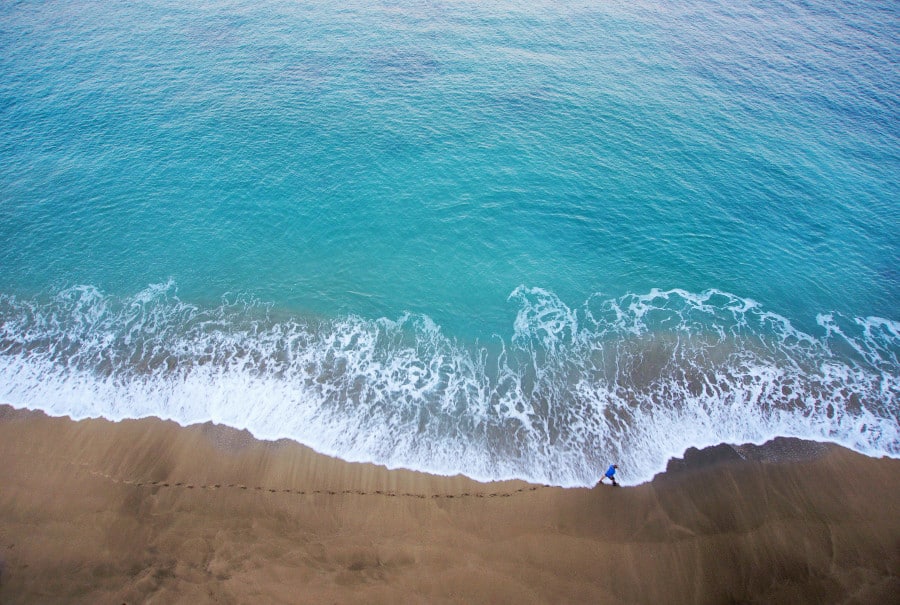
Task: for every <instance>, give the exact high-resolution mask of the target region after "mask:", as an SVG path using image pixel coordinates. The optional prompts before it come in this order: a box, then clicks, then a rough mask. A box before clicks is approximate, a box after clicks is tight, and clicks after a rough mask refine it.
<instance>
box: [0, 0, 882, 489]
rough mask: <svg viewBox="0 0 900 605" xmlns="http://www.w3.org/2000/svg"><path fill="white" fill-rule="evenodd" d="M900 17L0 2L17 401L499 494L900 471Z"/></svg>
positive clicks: (825, 8) (3, 163)
mask: <svg viewBox="0 0 900 605" xmlns="http://www.w3.org/2000/svg"><path fill="white" fill-rule="evenodd" d="M898 17H900V5H898V4H897V3H895V2H850V1H848V2H839V3H835V2H825V1H824V0H822V1H820V0H812V1H758V2H752V3H751V2H748V3H736V4H735V3H730V2H724V1H722V0H688V1H685V2H679V3H668V2H654V1H639V2H618V1H610V2H597V1H593V2H577V1H576V2H568V3H558V2H544V1H542V0H538V1H537V2H513V1H512V0H496V1H487V2H471V1H466V0H449V1H446V2H430V1H416V0H396V1H376V0H369V1H351V2H346V3H334V2H319V1H313V2H302V3H301V2H295V1H287V0H284V1H274V0H273V1H270V0H254V1H253V2H250V1H249V0H211V1H210V2H205V3H184V2H175V1H167V0H149V1H148V2H142V3H132V2H123V1H116V0H109V1H104V2H93V1H83V0H72V1H46V2H26V1H22V2H13V1H10V2H3V3H2V4H0V402H3V403H9V404H11V405H13V406H16V407H25V408H32V409H41V410H44V411H46V412H47V413H49V414H52V415H68V416H72V417H73V418H85V417H105V418H109V419H114V420H118V419H123V418H136V417H146V416H155V417H160V418H165V419H172V420H175V421H177V422H178V423H181V424H190V423H197V422H206V421H212V422H216V423H220V424H226V425H229V426H232V427H236V428H246V429H248V430H249V431H251V432H252V433H253V434H254V435H256V436H257V437H260V438H264V439H279V438H288V439H292V440H295V441H298V442H301V443H303V444H306V445H308V446H310V447H312V448H314V449H316V450H317V451H320V452H322V453H326V454H330V455H334V456H338V457H340V458H343V459H345V460H351V461H367V462H374V463H378V464H384V465H387V466H389V467H392V468H394V467H403V468H410V469H417V470H423V471H429V472H433V473H439V474H447V475H452V474H456V473H463V474H465V475H468V476H470V477H473V478H476V479H480V480H492V479H508V478H520V479H525V480H528V481H534V482H538V483H548V484H554V485H562V486H588V485H593V484H594V483H595V482H596V481H597V480H598V479H599V477H600V475H601V474H602V472H603V471H604V470H605V468H606V466H607V465H608V464H610V463H612V462H616V463H618V464H619V465H620V475H621V477H622V480H623V482H624V483H626V484H637V483H641V482H644V481H647V480H649V479H650V478H652V477H653V475H654V474H655V473H658V472H660V471H662V470H663V469H664V468H665V466H666V462H667V460H668V459H669V458H670V457H672V456H680V455H682V453H683V452H684V451H685V449H686V448H688V447H692V446H693V447H703V446H706V445H712V444H717V443H720V442H723V441H724V442H731V443H745V442H754V443H761V442H763V441H766V440H768V439H771V438H773V437H775V436H793V437H801V438H805V439H812V440H817V441H829V442H835V443H839V444H842V445H845V446H847V447H850V448H852V449H854V450H856V451H858V452H862V453H864V454H867V455H870V456H892V457H898V456H900V321H898V319H900V303H898V301H900V235H898V234H900V186H898V182H900V178H898V177H900V70H898V67H897V66H898V64H900V18H898Z"/></svg>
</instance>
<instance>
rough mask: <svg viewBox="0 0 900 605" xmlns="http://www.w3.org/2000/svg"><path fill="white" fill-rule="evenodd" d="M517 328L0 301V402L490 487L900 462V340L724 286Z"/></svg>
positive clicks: (874, 324)
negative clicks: (777, 461) (757, 465)
mask: <svg viewBox="0 0 900 605" xmlns="http://www.w3.org/2000/svg"><path fill="white" fill-rule="evenodd" d="M509 301H510V302H511V303H512V304H514V305H515V306H516V308H517V312H516V316H515V319H514V321H513V335H512V337H511V338H510V339H508V341H507V340H506V339H504V338H501V337H500V336H495V337H493V338H492V339H491V340H489V341H488V342H485V343H462V342H460V341H458V340H457V339H454V338H452V337H450V336H448V335H446V334H444V332H443V330H442V329H441V327H440V326H438V325H436V324H435V323H434V322H433V321H432V320H431V319H430V318H428V317H427V316H423V315H413V314H404V315H402V316H400V317H399V318H397V319H395V320H390V319H387V318H381V319H377V320H369V319H364V318H361V317H356V316H345V317H340V318H332V319H313V318H277V317H275V315H276V313H277V310H276V309H274V308H273V307H272V306H271V305H268V304H263V303H262V302H260V301H257V300H254V299H251V298H247V297H225V298H224V299H223V301H222V303H221V304H220V305H218V306H215V307H212V308H202V307H200V306H197V305H193V304H190V303H187V302H185V301H182V300H181V299H180V298H179V297H178V294H177V288H176V286H175V284H174V283H172V282H167V283H164V284H157V285H151V286H149V287H148V288H146V289H145V290H143V291H142V292H139V293H138V294H137V295H135V296H132V297H125V298H121V297H114V296H110V295H107V294H104V293H103V292H101V291H100V290H98V289H97V288H94V287H91V286H78V287H73V288H68V289H65V290H62V291H60V292H58V293H56V294H55V295H53V296H50V297H47V298H44V299H38V298H35V299H30V300H20V299H18V298H16V297H14V296H9V295H0V321H2V324H0V397H2V398H3V400H5V401H8V402H10V403H12V404H13V405H19V406H27V407H33V408H40V409H43V410H45V411H47V412H48V413H51V414H58V415H62V414H65V415H71V416H73V417H75V418H81V417H89V416H90V417H96V416H103V417H106V418H110V419H121V418H126V417H142V416H158V417H162V418H167V419H172V420H176V421H178V422H180V423H182V424H188V423H194V422H205V421H210V420H211V421H213V422H218V423H223V424H227V425H230V426H234V427H236V428H246V429H249V430H250V431H251V432H253V433H254V434H255V435H256V436H258V437H261V438H268V439H275V438H282V437H287V438H291V439H295V440H297V441H300V442H302V443H305V444H307V445H309V446H311V447H313V448H315V449H317V450H319V451H321V452H324V453H327V454H331V455H335V456H339V457H341V458H344V459H347V460H355V461H369V462H376V463H381V464H386V465H387V466H390V467H401V466H402V467H407V468H414V469H419V470H424V471H429V472H435V473H442V474H455V473H464V474H466V475H469V476H472V477H475V478H477V479H483V480H488V479H508V478H522V479H526V480H531V481H536V482H542V483H553V484H558V485H567V486H574V485H592V484H593V483H594V482H595V481H596V479H597V478H598V477H599V474H600V473H601V472H602V469H603V468H605V465H606V464H607V463H608V462H609V461H613V460H615V461H618V462H619V463H620V464H621V465H622V474H623V476H624V478H625V479H626V480H627V481H628V482H630V483H636V482H640V481H644V480H648V479H650V478H651V477H652V476H653V474H655V473H656V472H658V471H660V470H662V469H663V468H664V467H665V464H666V461H667V460H668V459H669V458H670V457H672V456H675V455H680V454H681V453H682V452H683V451H684V450H685V449H686V448H687V447H690V446H694V447H704V446H707V445H713V444H716V443H719V442H721V441H729V442H735V443H743V442H756V443H760V442H763V441H765V440H767V439H770V438H772V437H775V436H779V435H780V436H795V437H801V438H806V439H815V440H828V441H834V442H838V443H841V444H843V445H846V446H848V447H851V448H853V449H856V450H857V451H860V452H863V453H866V454H870V455H891V456H896V455H900V426H898V418H900V413H898V399H900V397H898V395H900V361H898V360H900V336H898V334H900V329H898V324H897V322H894V321H891V320H887V319H882V318H848V317H844V316H841V315H839V314H834V313H832V314H822V315H819V317H818V318H817V321H818V325H819V326H821V328H822V334H820V335H818V336H815V335H812V334H807V333H804V332H802V331H799V330H797V329H796V328H794V327H793V326H792V325H791V323H790V322H789V321H788V320H787V319H786V318H784V317H781V316H779V315H777V314H774V313H772V312H770V311H767V310H765V309H764V308H763V307H762V306H761V305H760V304H758V303H756V302H754V301H752V300H748V299H742V298H740V297H737V296H735V295H732V294H728V293H726V292H721V291H717V290H708V291H706V292H702V293H699V294H698V293H690V292H686V291H683V290H677V289H676V290H668V291H661V290H656V289H654V290H652V291H650V292H649V293H647V294H628V295H626V296H622V297H619V298H610V297H603V296H602V295H599V294H597V295H594V296H592V297H590V298H589V299H588V300H587V301H586V302H585V303H584V304H583V305H582V307H580V308H577V309H573V308H570V307H569V306H567V305H566V304H565V303H564V302H563V301H562V300H561V299H560V298H559V297H558V296H557V295H556V294H554V293H552V292H549V291H547V290H543V289H540V288H527V287H524V286H521V287H519V288H516V289H515V290H514V291H513V292H512V293H511V294H510V296H509Z"/></svg>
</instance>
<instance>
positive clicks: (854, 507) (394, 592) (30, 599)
mask: <svg viewBox="0 0 900 605" xmlns="http://www.w3.org/2000/svg"><path fill="white" fill-rule="evenodd" d="M773 457H774V459H777V460H779V461H773ZM618 462H619V463H620V464H621V465H622V466H623V468H624V467H626V466H627V464H628V461H627V460H621V461H618ZM898 502H900V461H898V460H891V459H880V460H879V459H871V458H866V457H864V456H861V455H859V454H856V453H854V452H851V451H848V450H846V449H843V448H840V447H837V446H822V445H818V444H809V443H804V442H797V441H791V440H778V441H776V442H773V443H772V444H770V445H768V446H765V447H750V446H748V447H737V448H734V447H729V446H720V447H717V448H710V449H708V450H704V451H702V452H698V451H691V452H689V453H688V454H687V455H686V456H685V459H683V460H678V461H673V462H672V463H671V464H670V469H669V471H668V472H666V473H665V474H662V475H660V476H658V477H657V478H656V479H654V481H652V482H651V483H648V484H644V485H641V486H638V487H623V488H614V487H611V486H608V485H606V486H604V485H601V486H598V487H596V488H594V489H560V488H550V487H544V486H534V485H530V484H527V483H522V482H502V483H492V484H482V483H478V482H475V481H471V480H468V479H466V478H463V477H449V478H448V477H436V476H430V475H426V474H422V473H415V472H409V471H402V470H387V469H384V468H382V467H378V466H374V465H369V464H352V463H347V462H343V461H340V460H336V459H332V458H328V457H326V456H322V455H319V454H316V453H315V452H312V451H311V450H309V449H308V448H305V447H303V446H300V445H298V444H295V443H292V442H289V441H279V442H274V443H273V442H263V441H257V440H255V439H253V438H252V437H251V436H250V435H249V434H248V433H246V432H240V431H236V430H233V429H228V428H223V427H218V426H214V425H211V424H206V425H198V426H191V427H187V428H182V427H179V426H178V425H176V424H174V423H171V422H164V421H160V420H155V419H145V420H131V421H124V422H120V423H112V422H108V421H104V420H86V421H79V422H73V421H72V420H69V419H65V418H48V417H47V416H45V415H44V414H42V413H39V412H31V411H22V410H15V409H13V408H10V407H8V406H0V540H2V541H0V603H4V604H10V603H63V602H64V603H92V604H93V603H128V604H132V603H192V604H197V603H207V602H218V603H400V602H403V603H554V602H558V603H729V602H760V603H892V602H898V598H900V504H898Z"/></svg>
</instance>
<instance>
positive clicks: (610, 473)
mask: <svg viewBox="0 0 900 605" xmlns="http://www.w3.org/2000/svg"><path fill="white" fill-rule="evenodd" d="M618 468H619V465H618V464H610V465H609V468H608V469H606V473H605V474H604V475H603V476H602V477H600V483H603V480H604V479H609V480H610V481H612V484H613V485H616V486H618V485H619V484H618V482H617V481H616V470H617V469H618Z"/></svg>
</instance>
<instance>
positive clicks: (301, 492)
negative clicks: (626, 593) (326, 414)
mask: <svg viewBox="0 0 900 605" xmlns="http://www.w3.org/2000/svg"><path fill="white" fill-rule="evenodd" d="M71 464H75V463H74V462H73V463H71ZM78 466H86V465H85V464H81V465H78ZM88 473H89V474H90V475H92V476H94V477H100V478H103V479H106V480H107V481H111V482H112V483H118V484H120V485H130V486H134V487H141V488H163V489H166V488H168V489H197V490H207V491H215V490H235V491H246V492H253V493H256V492H259V493H270V494H292V495H295V496H381V497H386V498H417V499H420V500H458V499H464V498H511V497H512V496H517V495H520V494H526V493H529V492H536V491H538V490H540V489H546V488H549V487H550V486H549V485H532V486H531V487H522V488H519V489H517V490H513V491H509V492H459V493H455V494H417V493H410V492H395V491H390V490H380V489H377V490H372V491H365V490H359V489H344V490H332V489H312V490H305V489H290V488H288V489H278V488H274V487H266V486H262V485H256V486H250V485H244V484H242V483H204V484H198V483H188V482H185V481H178V482H172V481H137V480H134V479H120V478H118V477H114V476H113V475H109V474H107V473H102V472H100V471H95V470H90V469H88Z"/></svg>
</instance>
